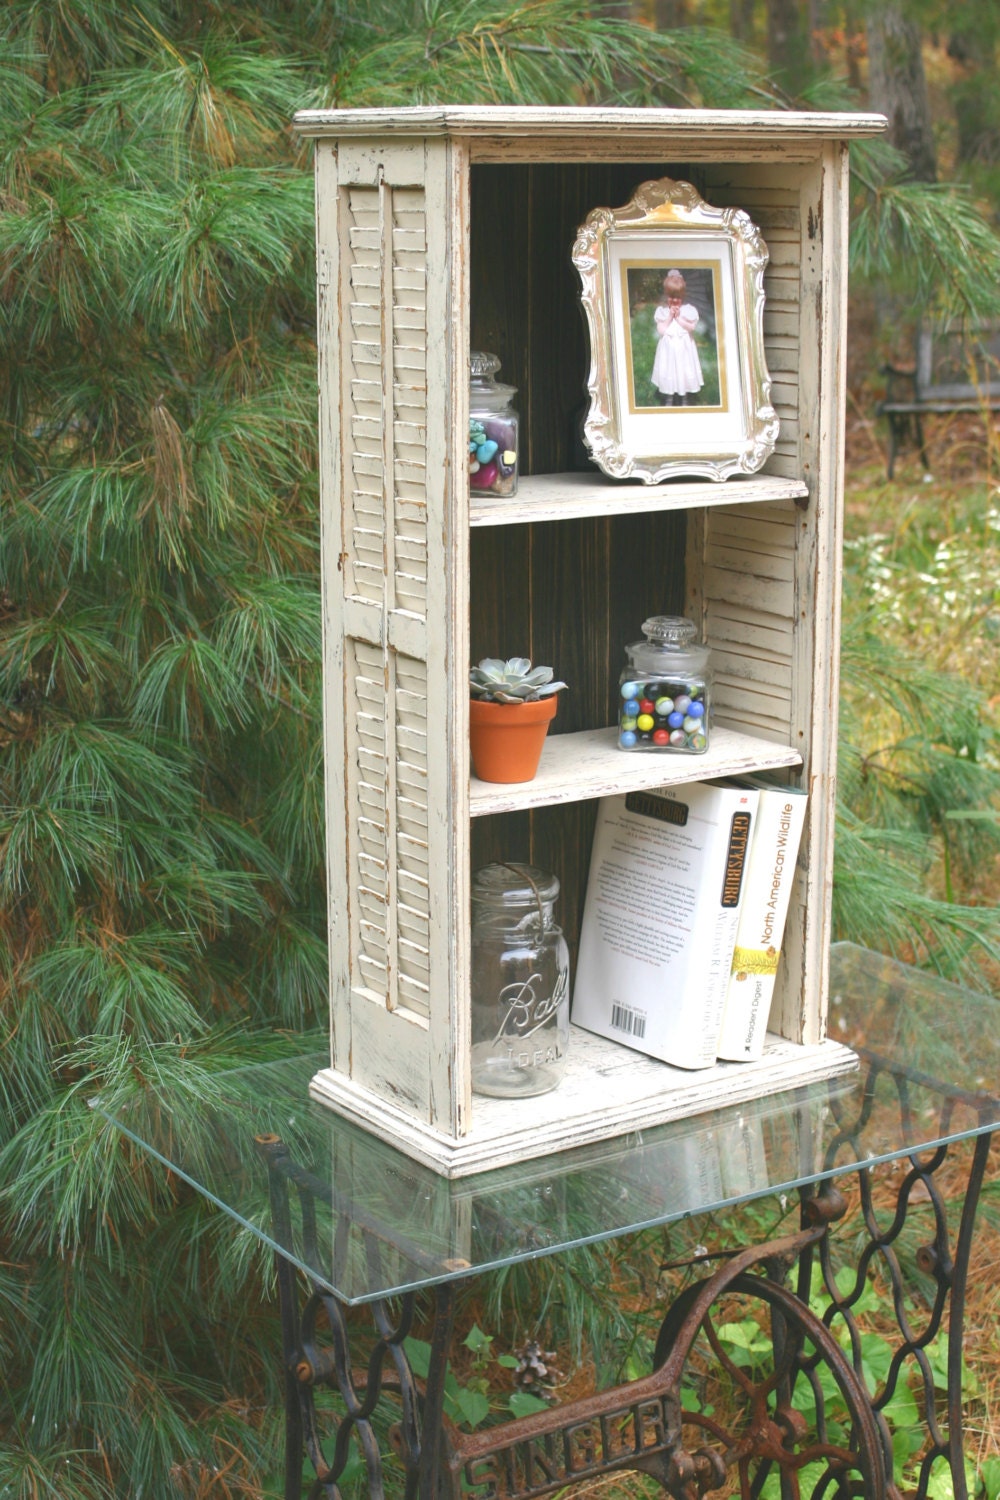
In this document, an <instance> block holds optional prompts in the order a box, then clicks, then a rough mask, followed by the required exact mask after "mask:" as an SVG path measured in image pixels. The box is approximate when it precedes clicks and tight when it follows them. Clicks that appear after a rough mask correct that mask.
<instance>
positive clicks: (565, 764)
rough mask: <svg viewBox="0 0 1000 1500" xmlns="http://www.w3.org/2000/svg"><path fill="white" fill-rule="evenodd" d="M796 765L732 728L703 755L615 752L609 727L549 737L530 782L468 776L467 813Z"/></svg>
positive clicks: (715, 737)
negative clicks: (468, 802)
mask: <svg viewBox="0 0 1000 1500" xmlns="http://www.w3.org/2000/svg"><path fill="white" fill-rule="evenodd" d="M797 765H801V757H800V756H799V754H798V751H796V750H791V749H789V748H788V746H787V745H776V744H773V743H772V742H771V741H770V740H761V739H756V738H754V737H753V736H752V735H749V734H738V733H737V732H736V731H735V730H732V729H719V728H714V729H713V730H712V735H711V741H710V744H709V747H708V749H707V750H706V751H705V753H704V755H668V754H665V753H664V754H657V753H656V752H655V751H624V750H619V748H618V731H617V729H614V728H612V729H590V730H586V731H584V732H583V733H582V734H550V735H549V736H548V738H547V740H546V741H545V748H544V749H543V751H542V762H541V765H540V766H539V768H538V774H537V776H536V777H535V779H534V781H520V782H514V783H500V782H491V781H480V780H479V778H478V777H476V776H473V777H472V779H471V785H470V811H471V814H472V816H473V817H474V818H482V817H486V816H487V815H488V814H490V813H501V812H516V811H518V810H519V809H521V808H526V807H551V806H553V805H554V804H555V803H559V802H586V801H588V800H589V799H590V798H591V797H610V796H615V795H617V794H619V793H621V792H637V791H643V790H645V789H648V788H650V787H657V786H676V785H679V784H681V783H682V782H685V781H709V780H711V779H713V778H715V777H718V776H737V775H740V774H741V773H744V772H747V771H771V770H775V769H777V768H778V767H782V766H797Z"/></svg>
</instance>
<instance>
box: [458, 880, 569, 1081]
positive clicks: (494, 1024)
mask: <svg viewBox="0 0 1000 1500" xmlns="http://www.w3.org/2000/svg"><path fill="white" fill-rule="evenodd" d="M558 894H559V881H558V880H557V879H556V877H555V875H548V874H546V872H545V871H544V870H538V869H536V868H535V867H534V866H533V865H516V864H494V865H486V866H485V867H484V868H483V869H481V870H477V871H476V872H475V874H474V875H473V877H472V1087H473V1089H474V1090H475V1092H476V1093H477V1094H489V1095H491V1096H493V1097H494V1098H500V1099H519V1098H526V1097H527V1096H528V1095H530V1094H545V1093H548V1091H549V1090H550V1089H554V1088H555V1086H556V1084H557V1083H558V1082H559V1080H560V1078H561V1077H562V1073H563V1068H564V1067H565V1063H566V1049H567V1046H568V1044H569V950H568V949H567V947H566V940H565V938H564V937H563V935H562V931H561V929H560V928H559V927H558V926H557V925H556V921H555V915H554V912H555V902H556V897H557V896H558Z"/></svg>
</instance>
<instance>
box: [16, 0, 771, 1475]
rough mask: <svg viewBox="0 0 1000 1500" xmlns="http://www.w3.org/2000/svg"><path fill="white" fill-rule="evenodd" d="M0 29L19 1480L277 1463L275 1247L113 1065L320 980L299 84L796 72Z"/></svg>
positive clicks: (90, 29) (249, 25) (626, 87)
mask: <svg viewBox="0 0 1000 1500" xmlns="http://www.w3.org/2000/svg"><path fill="white" fill-rule="evenodd" d="M0 28H2V29H0V84H2V87H0V195H2V196H0V290H2V299H3V322H2V325H0V329H2V331H0V337H2V339H3V345H4V355H5V357H4V358H3V359H2V360H0V410H2V422H0V505H2V527H0V776H2V783H3V797H2V799H0V927H2V938H3V942H2V944H0V955H2V957H0V1015H2V1020H3V1031H2V1035H3V1046H4V1065H3V1070H2V1073H0V1091H2V1093H0V1097H2V1100H3V1104H4V1106H5V1108H4V1112H3V1120H4V1124H3V1138H2V1141H0V1170H2V1174H3V1182H4V1184H5V1190H4V1194H3V1199H2V1207H0V1212H2V1225H0V1232H2V1234H3V1236H4V1253H3V1255H2V1256H0V1259H2V1261H3V1263H4V1266H5V1270H4V1272H3V1278H2V1280H0V1297H2V1298H3V1299H4V1306H5V1318H4V1325H3V1337H4V1341H5V1345H6V1347H5V1353H6V1354H7V1355H8V1356H9V1358H8V1361H7V1364H6V1368H7V1371H8V1373H7V1376H6V1379H5V1384H4V1386H3V1395H2V1397H0V1491H2V1492H3V1493H4V1494H5V1495H10V1496H12V1497H14V1496H17V1497H20V1496H25V1497H27V1496H29V1495H41V1494H56V1493H58V1494H59V1495H60V1496H61V1497H63V1500H83V1497H86V1500H91V1497H96V1496H101V1497H104V1496H110V1495H112V1494H115V1495H126V1494H128V1495H136V1496H139V1495H140V1494H141V1495H155V1496H157V1497H160V1496H169V1495H177V1496H181V1495H189V1494H190V1495H194V1494H198V1493H207V1487H208V1486H209V1484H210V1483H211V1482H212V1481H211V1476H213V1475H217V1474H224V1475H225V1480H224V1483H225V1484H226V1485H227V1486H228V1489H227V1490H226V1493H228V1494H231V1495H236V1494H248V1495H249V1494H259V1493H260V1477H259V1476H260V1475H261V1474H263V1473H268V1472H270V1473H272V1474H273V1473H274V1472H276V1470H277V1462H276V1460H275V1457H274V1451H273V1441H274V1430H273V1428H272V1427H270V1426H269V1425H268V1424H267V1423H266V1422H265V1421H263V1420H262V1418H261V1417H260V1416H259V1415H252V1414H250V1413H249V1412H247V1411H244V1410H242V1409H237V1407H236V1406H235V1405H231V1404H230V1403H229V1400H228V1397H229V1394H230V1392H231V1391H234V1390H251V1391H255V1392H256V1393H257V1394H258V1396H260V1397H261V1400H262V1401H263V1398H264V1397H265V1396H266V1394H267V1377H266V1376H265V1375H264V1374H263V1373H262V1372H263V1371H265V1370H267V1369H268V1368H269V1367H270V1362H271V1361H272V1359H273V1328H272V1327H271V1325H270V1323H265V1325H264V1327H263V1331H262V1330H261V1328H259V1327H258V1326H257V1322H258V1315H257V1314H255V1313H254V1312H253V1309H254V1308H255V1307H256V1306H257V1304H258V1302H259V1300H260V1298H261V1295H262V1293H263V1292H264V1290H265V1288H266V1285H267V1277H268V1274H269V1273H268V1271H267V1269H266V1267H264V1266H263V1265H262V1264H261V1262H260V1257H259V1254H258V1253H257V1252H256V1251H253V1250H252V1249H251V1248H249V1247H248V1242H246V1241H245V1240H243V1239H241V1238H240V1237H238V1236H236V1235H234V1234H233V1233H232V1232H228V1233H226V1234H224V1235H223V1234H219V1235H215V1234H214V1230H213V1228H212V1226H213V1224H214V1219H213V1216H212V1214H211V1212H210V1210H209V1209H208V1208H207V1206H206V1205H204V1204H202V1203H201V1202H200V1201H199V1200H198V1199H196V1198H194V1197H193V1196H192V1195H190V1194H189V1193H188V1192H187V1190H186V1189H184V1188H183V1186H178V1184H177V1183H176V1182H174V1181H172V1180H170V1179H169V1178H168V1177H167V1175H166V1174H165V1173H164V1172H163V1171H162V1170H161V1169H159V1168H156V1167H154V1166H152V1165H151V1164H150V1163H148V1162H147V1161H146V1160H144V1158H143V1157H142V1155H141V1153H139V1152H138V1151H137V1150H136V1149H135V1148H133V1147H131V1146H130V1145H129V1144H128V1143H127V1142H126V1141H124V1140H122V1139H120V1138H118V1137H117V1136H115V1135H113V1134H112V1133H110V1132H109V1130H108V1128H107V1127H106V1126H105V1125H104V1124H103V1123H102V1121H101V1119H100V1117H98V1116H96V1115H95V1114H94V1113H93V1112H92V1111H91V1110H89V1109H88V1107H87V1104H86V1099H87V1098H88V1097H89V1096H90V1095H91V1094H92V1093H93V1092H94V1091H95V1090H96V1089H98V1088H99V1089H100V1090H101V1091H102V1094H103V1096H104V1099H105V1101H106V1102H107V1103H108V1104H109V1105H110V1106H112V1107H116V1106H117V1107H127V1106H128V1104H129V1102H130V1101H133V1100H136V1099H139V1098H141V1097H142V1095H143V1091H144V1090H146V1089H147V1088H148V1087H149V1085H150V1084H151V1083H157V1084H169V1087H170V1089H171V1091H172V1093H173V1096H174V1097H175V1098H177V1099H183V1097H184V1094H185V1091H188V1093H189V1097H191V1098H192V1099H194V1098H198V1099H201V1100H204V1099H205V1098H211V1097H212V1091H213V1089H214V1088H215V1087H216V1086H217V1083H216V1080H217V1078H218V1077H219V1075H220V1073H221V1072H222V1071H224V1070H225V1069H226V1068H227V1067H229V1068H232V1067H233V1066H236V1065H240V1064H246V1063H250V1062H253V1061H256V1060H262V1059H264V1058H266V1057H277V1056H280V1055H282V1054H283V1053H288V1052H290V1051H293V1050H297V1049H298V1048H299V1047H300V1046H302V1045H315V1032H314V1030H313V1028H315V1027H316V1026H317V1024H318V1023H319V1019H320V1016H321V1014H322V1011H323V1008H324V997H325V991H326V956H325V941H326V918H325V910H324V892H323V859H324V853H323V847H322V827H323V817H322V789H321V741H320V700H321V691H320V667H319V618H320V614H319V599H318V533H319V524H318V514H317V496H316V479H315V476H316V468H317V465H316V454H315V425H316V424H315V359H316V349H315V340H314V331H313V324H314V289H313V267H312V242H313V223H312V183H311V176H310V173H309V170H308V158H307V154H306V152H305V150H304V149H302V148H301V147H300V146H299V144H298V143H297V142H296V140H295V138H294V137H293V135H292V134H291V132H290V129H289V121H290V117H291V115H292V113H293V111H294V110H295V109H296V108H298V107H302V106H308V105H310V104H312V105H316V104H324V103H334V102H336V103H341V104H348V103H349V104H354V105H360V104H380V105H392V104H394V103H407V104H410V103H415V102H420V101H429V100H432V99H448V100H466V101H490V102H504V103H511V102H519V101H521V102H532V103H538V102H545V101H549V102H560V103H562V102H566V103H571V102H572V103H579V102H585V101H586V100H595V99H599V98H616V99H618V100H620V101H624V102H632V103H647V102H683V103H688V102H690V103H694V102H704V103H709V104H732V103H745V102H747V101H748V100H749V99H751V98H754V97H760V96H761V95H762V94H764V93H766V90H765V85H764V83H763V79H762V74H761V70H760V68H759V66H758V65H757V64H756V63H754V62H753V60H752V59H751V58H749V57H748V56H747V54H746V53H745V52H743V51H742V50H741V49H740V48H739V47H738V46H737V45H735V44H734V43H732V42H730V41H729V39H728V38H726V37H725V36H724V35H722V34H721V33H720V34H709V33H706V32H703V31H698V30H694V31H692V32H690V33H687V32H683V33H668V34H664V35H661V36H658V35H656V34H655V33H653V32H652V31H650V30H649V29H647V28H645V27H642V26H638V25H634V24H632V23H630V22H626V21H622V20H616V19H608V18H607V17H601V16H599V15H597V14H596V13H595V14H593V15H591V14H590V13H588V12H586V11H584V10H581V7H579V6H578V5H577V4H575V3H571V0H528V3H522V4H513V3H509V0H495V3H492V4H490V3H480V0H475V3H472V0H422V3H419V4H410V3H406V4H399V3H396V0H391V3H390V0H368V3H366V4H364V5H358V4H356V3H353V0H334V3H332V4H330V5H327V6H323V7H317V6H315V5H313V4H312V3H311V0H310V3H298V0H293V3H291V4H286V3H281V4H278V3H276V0H265V3H264V4H261V5H259V6H254V7H251V8H249V9H248V8H247V7H238V6H234V5H230V4H227V3H225V0H223V3H221V4H213V5H211V6H206V5H202V4H200V3H196V0H138V3H136V4H135V5H130V6H128V7H120V6H108V5H106V4H103V3H100V0H63V3H61V4H60V5H58V6H51V5H47V4H40V3H39V0H12V3H11V4H9V5H8V6H7V7H6V8H5V12H4V17H3V21H2V23H0ZM188 1144H189V1147H190V1149H191V1151H192V1152H193V1153H194V1154H195V1156H197V1153H198V1152H199V1151H201V1150H204V1151H206V1152H210V1151H211V1150H212V1149H213V1145H214V1143H213V1142H211V1141H209V1140H206V1141H203V1142H202V1141H189V1143H188ZM472 1357H473V1361H474V1362H475V1360H476V1359H480V1360H482V1359H485V1358H487V1355H486V1354H485V1353H484V1352H483V1351H480V1354H479V1355H476V1354H475V1353H474V1352H473V1355H472ZM475 1378H476V1379H477V1380H480V1381H481V1379H482V1375H481V1372H480V1374H479V1375H478V1376H476V1377H475ZM272 1394H273V1393H272ZM474 1398H478V1399H479V1400H480V1401H482V1400H483V1399H485V1398H484V1396H483V1392H482V1391H481V1390H479V1389H476V1388H474V1387H471V1388H469V1389H468V1391H467V1399H468V1400H469V1401H472V1400H473V1399H474ZM456 1399H458V1398H457V1397H456ZM530 1399H531V1398H528V1397H525V1398H524V1400H526V1401H530ZM465 1415H466V1416H467V1417H468V1416H469V1415H470V1413H469V1412H468V1411H467V1412H466V1413H465ZM471 1415H473V1416H474V1415H475V1413H472V1414H471ZM220 1493H221V1491H220Z"/></svg>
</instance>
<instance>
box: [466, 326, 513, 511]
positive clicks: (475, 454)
mask: <svg viewBox="0 0 1000 1500" xmlns="http://www.w3.org/2000/svg"><path fill="white" fill-rule="evenodd" d="M499 368H500V361H499V360H498V359H497V357H496V355H495V354H480V353H478V352H474V353H473V354H471V355H470V357H469V370H470V380H469V485H470V488H471V489H472V490H473V491H480V492H485V493H486V494H490V495H498V496H501V497H503V498H506V497H507V496H509V495H513V494H514V493H515V491H516V490H517V454H518V447H517V442H518V432H517V412H516V411H515V410H514V407H513V406H512V404H511V403H512V401H513V398H514V396H515V395H516V394H517V391H516V387H515V386H512V385H503V384H501V382H500V381H498V380H495V379H494V376H495V375H496V373H497V371H498V370H499Z"/></svg>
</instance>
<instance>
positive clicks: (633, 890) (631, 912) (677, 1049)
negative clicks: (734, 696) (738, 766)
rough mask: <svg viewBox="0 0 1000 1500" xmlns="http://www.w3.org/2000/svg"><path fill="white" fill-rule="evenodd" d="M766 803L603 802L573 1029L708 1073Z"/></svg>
mask: <svg viewBox="0 0 1000 1500" xmlns="http://www.w3.org/2000/svg"><path fill="white" fill-rule="evenodd" d="M758 800H759V792H758V791H757V790H756V788H754V787H736V786H724V785H722V784H721V783H719V784H713V783H711V782H694V783H690V784H687V785H682V786H676V787H669V788H661V789H659V790H657V791H655V792H630V793H628V795H626V796H623V797H605V798H603V799H602V800H601V804H600V809H599V811H598V816H597V827H596V830H595V833H594V843H593V849H592V851H591V858H590V876H589V880H588V884H587V898H586V905H585V907H584V916H583V926H582V929H581V934H580V949H579V954H578V957H577V964H576V982H575V985H574V990H573V1016H572V1019H573V1021H574V1023H575V1024H576V1025H577V1026H583V1027H585V1028H586V1029H587V1030H588V1031H593V1032H596V1033H597V1034H598V1035H599V1036H604V1037H608V1038H610V1039H611V1040H612V1041H616V1042H621V1043H623V1044H624V1045H625V1046H628V1047H634V1048H635V1049H636V1050H637V1051H639V1052H645V1053H647V1054H648V1055H649V1056H650V1057H655V1058H658V1059H659V1060H660V1061H661V1062H666V1063H671V1064H672V1065H673V1066H674V1067H678V1068H707V1067H711V1066H712V1065H713V1064H714V1062H715V1058H716V1044H717V1042H718V1038H719V1027H720V1025H721V1022H722V1009H723V1005H724V1003H725V997H726V986H727V983H728V978H729V972H730V967H731V962H732V955H733V948H734V946H735V942H736V928H737V920H738V917H739V908H740V900H741V897H742V891H743V883H744V870H745V865H746V859H747V855H748V852H749V848H750V839H751V836H752V833H753V820H754V815H755V813H756V809H757V803H758Z"/></svg>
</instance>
